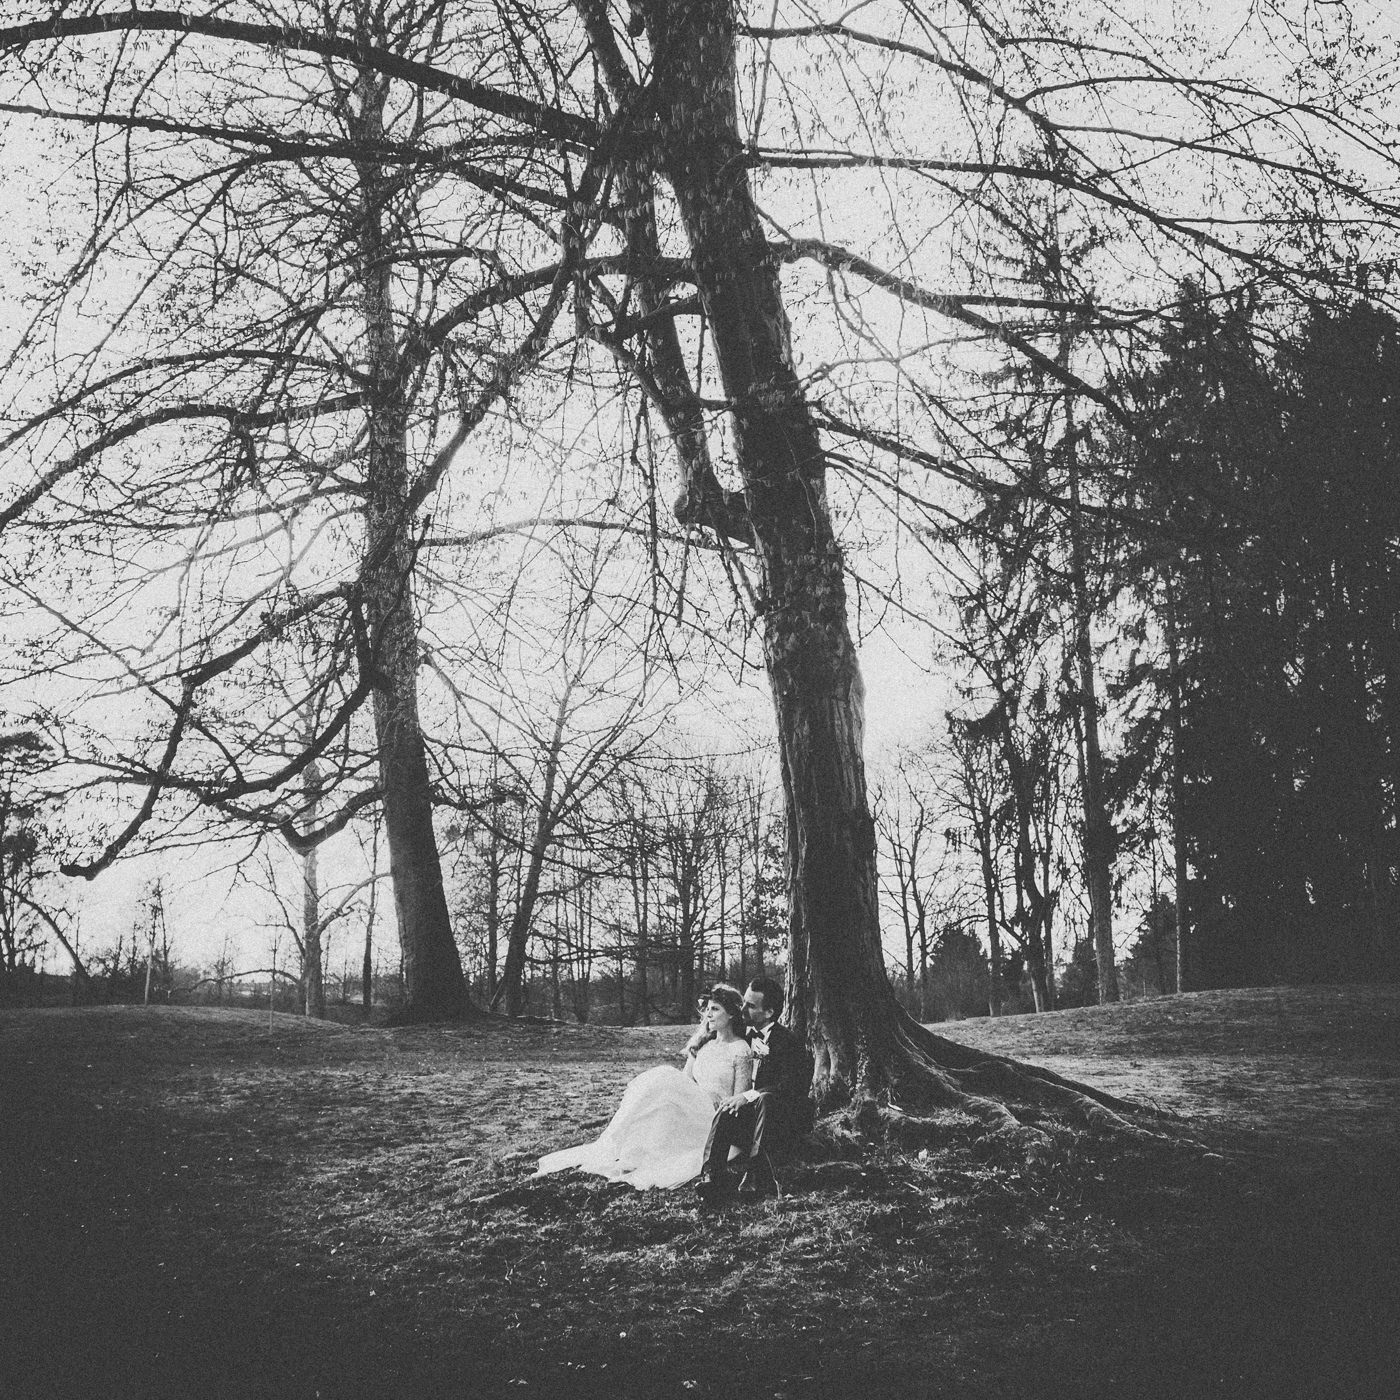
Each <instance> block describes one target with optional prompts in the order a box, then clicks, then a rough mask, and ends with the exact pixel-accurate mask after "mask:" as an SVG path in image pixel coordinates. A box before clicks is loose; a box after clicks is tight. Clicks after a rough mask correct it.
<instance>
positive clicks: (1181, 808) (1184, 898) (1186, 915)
mask: <svg viewBox="0 0 1400 1400" xmlns="http://www.w3.org/2000/svg"><path fill="white" fill-rule="evenodd" d="M1162 581H1163V585H1164V587H1165V590H1166V603H1167V606H1166V612H1165V615H1164V616H1165V620H1166V628H1167V684H1168V687H1169V694H1170V702H1169V703H1170V706H1171V709H1170V722H1171V736H1172V752H1171V803H1172V876H1173V889H1174V893H1175V895H1176V989H1177V991H1178V992H1189V991H1194V990H1195V976H1196V969H1195V966H1194V964H1193V962H1192V959H1191V954H1190V944H1191V916H1190V909H1189V904H1188V893H1189V886H1188V881H1187V872H1186V767H1185V757H1184V755H1183V753H1182V748H1181V746H1182V740H1183V737H1184V731H1183V724H1182V716H1181V646H1180V642H1179V640H1178V637H1177V624H1176V590H1175V588H1174V587H1173V586H1172V580H1171V575H1170V574H1169V573H1167V574H1164V575H1163V580H1162Z"/></svg>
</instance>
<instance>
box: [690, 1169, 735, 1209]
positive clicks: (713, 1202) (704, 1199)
mask: <svg viewBox="0 0 1400 1400" xmlns="http://www.w3.org/2000/svg"><path fill="white" fill-rule="evenodd" d="M728 1194H729V1182H727V1181H726V1180H724V1179H723V1177H718V1176H714V1175H712V1174H711V1173H710V1172H708V1171H703V1172H701V1173H700V1178H699V1180H698V1181H697V1182H696V1183H695V1199H696V1200H697V1201H698V1202H699V1203H700V1204H701V1205H702V1206H717V1205H719V1203H720V1202H721V1201H723V1200H724V1198H725V1197H726V1196H728Z"/></svg>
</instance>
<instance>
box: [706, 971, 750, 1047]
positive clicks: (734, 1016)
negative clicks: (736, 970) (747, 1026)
mask: <svg viewBox="0 0 1400 1400" xmlns="http://www.w3.org/2000/svg"><path fill="white" fill-rule="evenodd" d="M705 1000H706V1001H714V1002H718V1003H719V1004H720V1005H721V1006H722V1007H724V1009H725V1010H726V1011H727V1012H728V1013H729V1019H730V1022H731V1023H732V1024H733V1026H734V1030H735V1033H736V1034H738V1035H743V1033H744V994H743V993H742V992H741V991H740V990H739V989H738V987H731V986H730V985H729V983H728V982H716V983H715V985H714V986H713V987H711V988H710V990H709V993H708V994H707V995H706V997H705Z"/></svg>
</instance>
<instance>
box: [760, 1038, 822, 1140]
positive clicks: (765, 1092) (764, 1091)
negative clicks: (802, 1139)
mask: <svg viewBox="0 0 1400 1400" xmlns="http://www.w3.org/2000/svg"><path fill="white" fill-rule="evenodd" d="M760 1039H762V1037H761V1036H759V1034H758V1033H757V1032H756V1031H755V1032H753V1033H752V1034H751V1035H750V1036H749V1043H750V1044H752V1043H753V1042H754V1041H756V1040H760ZM753 1087H754V1092H755V1093H757V1094H759V1095H761V1096H762V1097H763V1098H765V1099H767V1100H768V1112H769V1114H770V1115H772V1118H773V1124H772V1126H773V1128H775V1129H776V1130H777V1135H778V1136H779V1137H780V1138H785V1139H790V1138H792V1137H796V1136H798V1135H799V1134H801V1133H803V1132H805V1131H806V1129H807V1127H808V1126H809V1119H810V1103H809V1100H808V1090H809V1089H811V1087H812V1061H811V1057H810V1056H809V1055H808V1054H807V1051H806V1050H805V1049H804V1048H803V1046H802V1045H801V1044H800V1043H799V1041H798V1039H797V1037H796V1036H795V1035H793V1033H792V1032H791V1031H790V1030H788V1028H787V1027H786V1026H782V1025H778V1024H774V1026H773V1027H772V1029H771V1030H770V1031H769V1032H768V1053H767V1054H766V1055H762V1056H758V1057H757V1058H756V1060H755V1063H754V1074H753Z"/></svg>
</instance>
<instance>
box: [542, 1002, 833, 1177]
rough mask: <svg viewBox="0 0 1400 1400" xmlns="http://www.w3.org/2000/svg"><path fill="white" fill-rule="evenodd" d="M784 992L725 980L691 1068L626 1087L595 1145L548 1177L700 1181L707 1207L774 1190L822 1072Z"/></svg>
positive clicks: (548, 1164)
mask: <svg viewBox="0 0 1400 1400" xmlns="http://www.w3.org/2000/svg"><path fill="white" fill-rule="evenodd" d="M782 1009H783V990H782V988H781V987H780V986H779V985H778V984H777V983H776V982H775V981H774V980H773V979H772V978H771V977H758V978H755V979H754V981H752V982H750V983H749V988H748V990H747V991H746V992H744V993H742V994H741V993H740V992H739V990H738V989H737V988H735V987H730V986H728V985H726V984H725V983H720V984H719V985H718V986H716V987H714V988H713V989H712V990H711V992H710V994H709V996H708V997H707V998H706V1000H705V1003H704V1008H703V1013H702V1018H701V1024H700V1029H699V1030H698V1031H697V1032H696V1033H695V1035H694V1036H692V1037H691V1039H690V1041H689V1042H688V1043H687V1045H686V1047H685V1055H686V1059H685V1068H684V1069H683V1070H680V1069H675V1068H673V1067H671V1066H670V1065H658V1066H657V1067H656V1068H655V1069H649V1070H646V1071H645V1072H644V1073H642V1074H639V1075H638V1076H637V1077H636V1078H635V1079H634V1080H633V1081H632V1082H631V1083H630V1084H629V1085H628V1086H627V1088H626V1089H625V1090H624V1091H623V1095H622V1102H621V1103H620V1104H618V1108H617V1112H616V1113H615V1114H614V1115H613V1118H612V1122H610V1123H609V1124H608V1126H607V1127H606V1128H605V1129H604V1130H603V1135H602V1136H601V1137H600V1138H598V1139H597V1140H596V1141H595V1142H590V1143H586V1144H584V1145H583V1146H582V1147H570V1148H566V1149H564V1150H563V1151H562V1152H551V1153H550V1154H549V1155H548V1156H547V1157H542V1158H540V1166H539V1170H540V1174H541V1175H543V1174H544V1173H546V1172H557V1171H563V1170H564V1169H565V1168H567V1167H578V1168H579V1169H580V1170H582V1171H586V1172H596V1173H597V1174H598V1175H599V1176H605V1177H608V1178H609V1179H610V1180H613V1181H627V1182H630V1183H631V1184H632V1185H633V1186H635V1187H636V1188H637V1189H638V1190H643V1189H645V1188H647V1187H658V1188H661V1189H663V1190H666V1189H671V1188H674V1187H677V1186H684V1185H685V1184H686V1183H687V1182H692V1181H693V1182H694V1183H695V1193H696V1196H697V1197H698V1198H699V1200H700V1202H701V1204H702V1205H713V1204H715V1203H716V1202H718V1201H720V1200H722V1199H723V1198H724V1197H725V1196H727V1195H729V1194H731V1193H737V1194H739V1195H741V1196H744V1197H750V1196H751V1197H759V1196H766V1195H772V1194H774V1193H775V1192H776V1190H777V1184H776V1182H775V1181H774V1180H773V1171H772V1157H773V1155H774V1154H777V1155H779V1156H781V1155H782V1153H784V1152H785V1151H787V1150H788V1149H789V1148H790V1147H791V1146H792V1145H793V1143H794V1142H795V1141H796V1140H797V1138H798V1137H799V1136H800V1135H801V1134H802V1132H803V1131H805V1129H806V1126H807V1123H808V1121H809V1120H808V1099H807V1092H808V1090H809V1088H810V1087H811V1083H812V1069H811V1062H810V1061H809V1059H808V1057H807V1054H806V1052H805V1051H804V1050H803V1049H802V1047H801V1046H800V1045H799V1044H798V1042H797V1039H796V1037H795V1036H794V1035H793V1034H792V1032H791V1031H789V1030H788V1029H787V1028H786V1027H785V1026H780V1025H779V1024H778V1015H779V1013H780V1012H781V1011H782Z"/></svg>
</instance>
